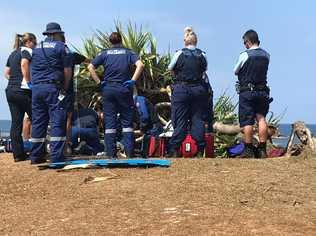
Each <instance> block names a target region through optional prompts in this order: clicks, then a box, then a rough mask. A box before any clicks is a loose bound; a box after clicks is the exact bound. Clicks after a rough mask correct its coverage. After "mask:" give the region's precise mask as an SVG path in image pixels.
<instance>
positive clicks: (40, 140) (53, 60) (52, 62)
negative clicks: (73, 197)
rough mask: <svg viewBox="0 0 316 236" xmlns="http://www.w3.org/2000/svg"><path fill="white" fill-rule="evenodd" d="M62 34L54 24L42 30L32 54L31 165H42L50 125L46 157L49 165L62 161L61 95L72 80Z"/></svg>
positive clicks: (63, 117) (63, 119) (63, 121)
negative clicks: (40, 38) (40, 37)
mask: <svg viewBox="0 0 316 236" xmlns="http://www.w3.org/2000/svg"><path fill="white" fill-rule="evenodd" d="M63 34H64V32H63V31H62V30H61V27H60V25H59V24H57V23H54V22H53V23H49V24H47V26H46V31H45V32H43V35H46V36H47V37H46V38H45V40H44V41H42V42H41V43H40V44H39V45H38V46H37V47H36V48H35V49H34V50H33V55H32V62H31V71H32V73H31V74H32V80H31V81H32V86H33V89H32V122H33V123H32V125H33V126H32V139H31V140H32V151H31V164H39V163H42V162H45V161H46V158H45V138H46V135H47V126H48V122H49V121H50V125H51V130H50V150H51V151H50V156H51V161H52V162H59V161H64V154H63V150H64V147H65V141H66V107H65V101H64V97H65V91H66V90H67V89H68V85H69V81H70V79H71V77H72V63H71V55H70V53H69V50H68V49H67V47H66V46H65V44H64V43H63V42H62V40H63V37H62V35H63Z"/></svg>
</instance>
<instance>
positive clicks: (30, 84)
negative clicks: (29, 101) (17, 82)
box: [27, 82, 33, 90]
mask: <svg viewBox="0 0 316 236" xmlns="http://www.w3.org/2000/svg"><path fill="white" fill-rule="evenodd" d="M27 86H29V88H30V89H31V90H32V87H33V85H32V82H27Z"/></svg>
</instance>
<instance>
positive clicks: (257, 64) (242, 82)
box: [234, 30, 271, 158]
mask: <svg viewBox="0 0 316 236" xmlns="http://www.w3.org/2000/svg"><path fill="white" fill-rule="evenodd" d="M243 41H244V45H245V47H246V49H247V50H246V51H245V52H243V53H241V54H240V56H239V59H238V62H237V64H236V65H235V68H234V72H235V75H237V76H238V86H237V87H238V89H237V90H238V92H239V123H240V127H242V128H243V132H244V142H245V150H244V153H243V154H242V156H241V157H244V158H254V157H257V158H265V157H267V153H266V141H267V136H268V125H267V122H266V119H265V117H266V115H267V113H268V111H269V103H270V102H271V99H270V98H269V93H270V89H269V87H268V86H267V72H268V67H269V61H270V55H269V54H268V53H267V52H266V51H265V50H263V49H262V48H260V47H259V45H260V41H259V37H258V34H257V32H256V31H254V30H248V31H247V32H246V33H245V34H244V35H243ZM255 121H256V122H257V124H258V128H259V145H258V148H257V149H256V148H255V147H254V146H253V144H252V140H253V125H254V124H255Z"/></svg>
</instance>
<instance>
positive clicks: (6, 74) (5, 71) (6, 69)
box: [4, 66, 11, 79]
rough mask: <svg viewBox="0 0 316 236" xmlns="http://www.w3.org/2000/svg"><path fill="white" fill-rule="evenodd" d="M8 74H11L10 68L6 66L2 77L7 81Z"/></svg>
mask: <svg viewBox="0 0 316 236" xmlns="http://www.w3.org/2000/svg"><path fill="white" fill-rule="evenodd" d="M10 74H11V69H10V67H8V66H6V67H5V69H4V76H5V77H6V78H7V79H10Z"/></svg>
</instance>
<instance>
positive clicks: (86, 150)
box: [71, 105, 104, 155]
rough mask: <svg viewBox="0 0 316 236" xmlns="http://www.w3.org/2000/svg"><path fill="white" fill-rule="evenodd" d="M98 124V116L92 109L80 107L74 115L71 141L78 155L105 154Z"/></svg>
mask: <svg viewBox="0 0 316 236" xmlns="http://www.w3.org/2000/svg"><path fill="white" fill-rule="evenodd" d="M98 122H99V119H98V114H97V113H96V112H95V111H94V110H93V109H91V108H87V107H85V106H82V105H79V111H75V112H74V113H73V121H72V123H73V126H72V129H71V141H72V147H73V148H74V151H75V152H77V154H86V155H96V154H97V153H98V152H103V150H104V146H103V145H102V144H101V143H100V140H99V131H98ZM79 141H80V143H79Z"/></svg>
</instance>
